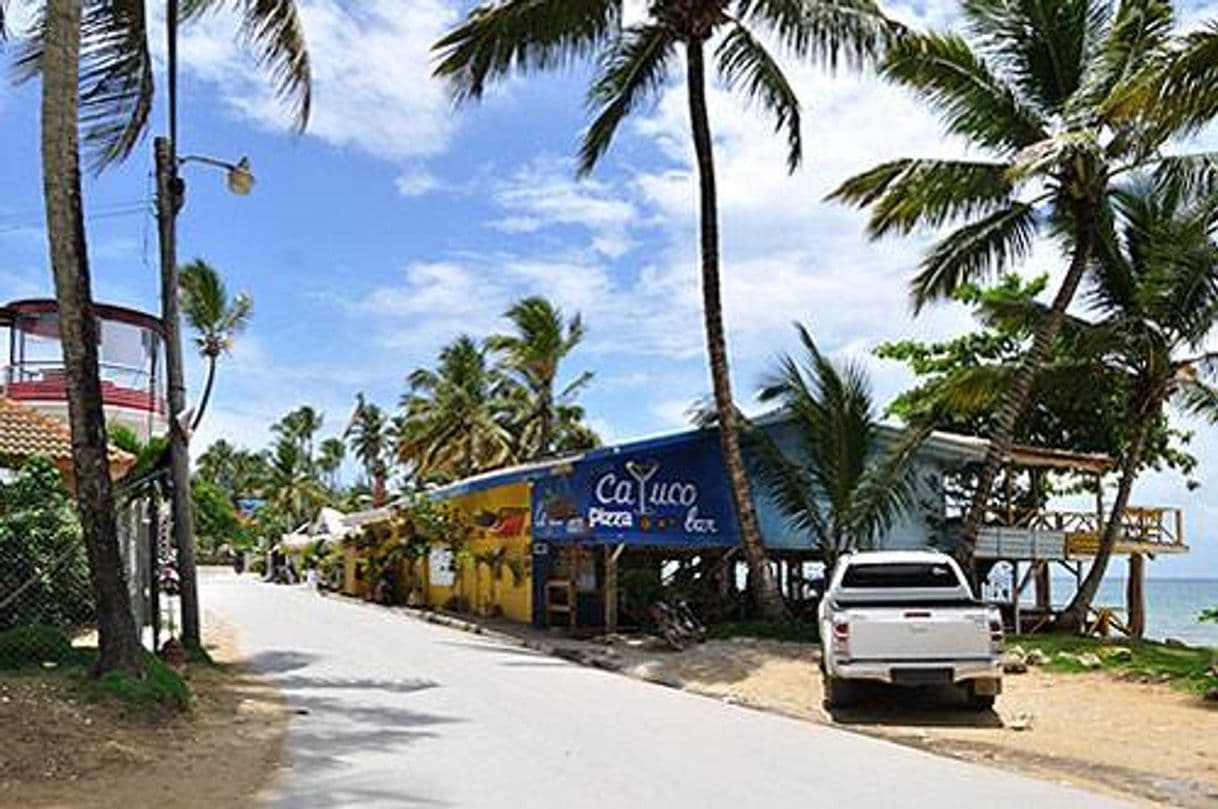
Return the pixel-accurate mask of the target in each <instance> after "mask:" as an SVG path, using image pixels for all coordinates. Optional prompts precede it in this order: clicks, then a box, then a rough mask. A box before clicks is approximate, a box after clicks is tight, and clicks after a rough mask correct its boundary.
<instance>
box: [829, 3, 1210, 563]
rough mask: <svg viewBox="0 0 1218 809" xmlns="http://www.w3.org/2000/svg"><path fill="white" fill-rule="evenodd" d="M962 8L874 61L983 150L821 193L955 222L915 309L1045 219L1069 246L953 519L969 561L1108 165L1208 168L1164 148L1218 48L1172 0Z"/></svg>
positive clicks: (1088, 236)
mask: <svg viewBox="0 0 1218 809" xmlns="http://www.w3.org/2000/svg"><path fill="white" fill-rule="evenodd" d="M963 16H964V26H965V30H966V32H967V33H968V35H969V38H968V39H966V38H964V37H961V36H959V35H957V34H953V33H928V34H922V35H909V36H905V37H902V38H901V39H900V40H899V41H898V42H896V43H895V44H894V46H893V47H892V48H891V49H890V50H889V52H888V54H887V56H886V58H885V59H884V61H883V62H882V64H881V66H880V71H881V74H882V75H883V76H884V77H885V78H887V79H888V80H890V81H892V82H894V83H896V84H898V85H901V86H903V87H905V88H908V89H909V90H911V91H912V92H913V93H914V94H915V95H917V96H918V97H920V98H921V99H922V100H924V101H925V102H926V103H927V104H928V105H929V106H930V107H931V108H932V109H933V110H934V111H935V112H937V113H938V114H939V116H940V117H941V118H942V119H943V120H944V123H945V124H946V128H947V130H948V131H949V132H951V133H952V134H954V135H957V136H959V137H961V138H963V139H965V140H966V141H968V142H969V144H970V145H971V146H972V147H973V148H974V149H975V150H976V151H977V152H978V153H980V154H982V155H988V156H989V158H988V159H970V160H937V159H910V158H906V159H901V160H894V161H891V162H888V163H884V164H881V165H879V166H877V167H875V168H873V169H871V170H870V171H867V172H864V173H863V174H860V175H858V176H856V177H853V178H851V179H849V180H847V181H846V182H845V183H844V184H843V185H842V186H841V187H840V188H838V189H837V190H836V191H835V192H834V193H833V194H832V195H831V197H832V198H835V199H838V200H842V201H845V202H848V203H852V204H855V205H857V206H859V207H865V208H870V210H871V218H870V222H869V225H868V229H869V232H870V234H871V236H872V237H873V238H879V237H881V236H884V235H886V234H888V233H891V232H894V231H895V232H901V233H908V232H910V231H912V230H914V229H915V228H918V227H922V226H929V227H940V226H942V225H945V224H948V223H952V222H955V223H960V222H963V224H960V225H959V227H958V228H957V229H956V230H954V231H952V232H951V233H949V234H948V235H947V236H946V237H944V238H943V239H941V240H940V241H939V242H938V243H937V244H936V245H934V246H933V247H932V248H931V249H930V251H929V252H928V253H927V254H926V256H925V257H924V259H923V261H922V265H921V269H920V272H919V273H918V275H917V276H916V277H915V278H914V281H913V285H912V295H913V301H914V306H915V309H921V308H922V307H923V306H924V305H926V304H927V303H929V302H931V301H934V300H938V299H941V298H944V297H947V296H949V295H950V294H951V293H952V292H953V291H955V290H956V289H958V288H959V287H960V286H961V285H962V284H965V283H974V282H980V281H984V280H986V279H987V278H990V277H993V276H995V275H997V274H1000V273H1002V272H1004V271H1006V270H1007V269H1008V268H1009V267H1011V265H1013V264H1016V263H1018V262H1019V261H1020V260H1021V259H1024V258H1026V257H1027V256H1028V254H1029V252H1030V251H1031V249H1032V246H1033V243H1034V241H1035V237H1036V234H1037V233H1038V232H1039V231H1041V230H1042V229H1043V230H1047V232H1048V233H1049V234H1050V235H1051V236H1053V237H1054V238H1055V239H1056V240H1057V241H1059V242H1060V243H1061V244H1062V245H1063V246H1064V249H1065V251H1066V252H1067V253H1068V255H1069V263H1068V266H1067V269H1066V273H1065V276H1064V278H1063V279H1062V281H1061V285H1060V286H1059V288H1058V290H1057V293H1056V295H1055V296H1054V298H1053V302H1052V305H1051V307H1050V309H1049V316H1048V317H1046V318H1045V319H1044V320H1043V321H1042V322H1041V323H1040V325H1039V327H1038V328H1037V330H1036V333H1035V335H1034V337H1033V339H1032V343H1031V346H1030V347H1029V349H1028V351H1027V354H1026V356H1025V358H1024V361H1023V364H1022V365H1021V367H1020V369H1019V372H1018V373H1017V374H1016V375H1015V376H1014V378H1013V380H1012V383H1011V386H1010V388H1009V390H1008V391H1007V392H1006V395H1005V398H1004V399H1003V402H1002V405H1001V406H1000V408H999V410H998V415H997V417H996V418H995V420H994V426H993V430H992V432H991V434H990V435H989V440H990V444H989V448H988V449H987V451H986V456H985V460H984V463H983V465H982V468H981V470H980V472H979V474H978V479H977V486H976V490H975V493H974V495H973V499H972V502H971V504H970V506H969V509H968V513H967V515H966V517H965V520H964V524H963V527H962V546H961V550H962V553H963V554H964V555H965V556H966V560H967V561H969V562H970V563H971V561H972V549H973V547H974V546H975V543H976V540H977V534H978V532H979V530H980V528H981V525H982V523H983V521H984V519H985V514H986V509H987V506H988V504H989V499H990V494H991V492H992V489H993V485H994V480H995V478H996V476H997V474H998V471H999V470H1000V468H1001V466H1002V464H1003V462H1004V460H1005V459H1006V457H1007V455H1008V453H1009V452H1010V448H1011V442H1012V439H1013V436H1014V432H1015V429H1016V426H1017V423H1018V421H1019V419H1020V417H1021V416H1022V414H1023V413H1024V411H1025V410H1026V408H1027V405H1028V399H1029V395H1030V391H1031V388H1032V383H1033V380H1034V378H1035V376H1036V374H1037V373H1038V371H1039V370H1040V368H1041V367H1042V366H1043V364H1044V362H1045V359H1046V357H1047V355H1048V352H1049V348H1050V346H1051V344H1052V343H1053V340H1054V339H1055V337H1056V336H1057V334H1058V331H1059V330H1060V328H1061V325H1062V321H1063V319H1064V318H1065V315H1066V309H1067V307H1068V306H1069V305H1070V303H1071V301H1072V300H1073V299H1074V296H1075V293H1076V292H1077V290H1078V288H1079V285H1080V283H1081V282H1082V281H1083V278H1084V276H1085V275H1086V273H1087V271H1088V269H1089V268H1090V267H1091V266H1092V259H1093V258H1094V254H1095V249H1096V243H1097V239H1098V238H1100V234H1101V232H1102V230H1103V228H1104V223H1105V221H1106V219H1107V218H1108V217H1109V212H1108V210H1109V207H1110V203H1111V196H1112V193H1113V187H1114V185H1113V180H1114V179H1115V178H1117V177H1119V176H1120V175H1122V174H1126V173H1128V172H1130V171H1133V170H1135V169H1140V168H1146V167H1152V166H1153V167H1154V170H1155V171H1156V172H1157V173H1158V174H1159V176H1160V177H1164V178H1171V179H1173V180H1174V181H1176V182H1179V183H1183V184H1186V185H1193V184H1198V183H1207V182H1209V183H1212V182H1213V181H1214V180H1215V179H1216V178H1218V153H1209V154H1199V155H1173V156H1164V154H1163V152H1162V149H1163V148H1164V147H1165V146H1166V145H1168V144H1169V143H1170V142H1171V141H1172V139H1173V138H1177V137H1179V136H1180V135H1182V134H1186V133H1188V132H1189V131H1191V130H1192V129H1195V128H1196V127H1197V126H1199V125H1200V124H1202V123H1203V122H1204V121H1205V120H1207V118H1206V117H1205V116H1206V114H1207V113H1208V114H1210V115H1212V114H1213V111H1215V110H1218V85H1215V83H1213V82H1210V83H1209V84H1208V85H1206V84H1205V83H1204V82H1203V81H1201V82H1199V81H1197V79H1196V77H1197V75H1199V73H1201V72H1203V71H1204V70H1208V71H1209V72H1210V73H1214V72H1218V71H1215V69H1214V68H1213V66H1212V62H1211V63H1209V64H1208V65H1207V64H1206V62H1205V60H1204V59H1203V58H1200V57H1198V54H1199V53H1204V52H1205V49H1206V48H1207V47H1208V48H1210V49H1212V51H1218V28H1214V27H1210V28H1208V29H1205V30H1204V31H1202V32H1201V33H1200V34H1198V35H1196V36H1193V37H1192V38H1188V39H1184V40H1181V39H1178V38H1176V37H1175V36H1174V35H1173V29H1174V19H1173V16H1172V8H1171V4H1170V3H1168V2H1161V0H1127V1H1126V2H1122V3H1120V4H1118V5H1116V7H1115V8H1114V4H1113V3H1112V2H1102V1H1101V0H1004V1H1003V2H999V1H998V0H966V2H965V3H964V4H963ZM1190 65H1193V66H1195V67H1196V69H1195V70H1191V69H1190V68H1189V66H1190ZM1190 70H1191V72H1190ZM1182 88H1183V89H1182ZM1185 91H1187V92H1185Z"/></svg>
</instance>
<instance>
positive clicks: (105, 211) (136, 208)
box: [0, 200, 151, 233]
mask: <svg viewBox="0 0 1218 809" xmlns="http://www.w3.org/2000/svg"><path fill="white" fill-rule="evenodd" d="M145 213H151V202H150V201H148V200H145V201H141V202H127V203H116V204H113V205H101V206H98V207H97V208H95V209H93V210H92V211H90V212H89V213H87V214H85V221H87V222H92V221H94V220H97V219H114V218H117V217H122V216H134V215H136V214H145ZM42 223H43V220H42V218H41V217H30V218H26V219H16V218H7V221H6V217H0V233H13V232H15V231H18V230H27V229H29V228H35V227H38V226H40V225H42Z"/></svg>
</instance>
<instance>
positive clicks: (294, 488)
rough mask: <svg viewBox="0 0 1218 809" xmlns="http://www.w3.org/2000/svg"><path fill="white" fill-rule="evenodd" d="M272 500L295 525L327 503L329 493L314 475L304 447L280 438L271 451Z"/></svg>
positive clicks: (270, 493) (270, 499) (269, 494)
mask: <svg viewBox="0 0 1218 809" xmlns="http://www.w3.org/2000/svg"><path fill="white" fill-rule="evenodd" d="M269 472H270V475H269V479H268V481H267V485H268V500H269V501H270V503H271V505H272V506H274V507H275V508H276V509H278V510H279V511H280V512H282V513H283V514H285V515H287V517H288V518H289V519H290V521H291V523H292V526H293V527H295V526H297V525H299V524H300V523H302V522H304V521H305V520H308V519H311V518H312V517H313V515H314V513H315V512H316V511H317V509H318V508H319V507H320V506H321V505H322V504H323V503H325V502H326V492H325V489H324V488H323V487H322V486H321V484H320V483H319V482H318V481H317V479H316V478H315V477H314V476H313V473H312V471H311V470H310V469H309V465H308V464H307V463H305V458H304V456H303V454H302V453H301V451H300V446H299V445H298V444H297V443H296V442H294V441H292V440H290V439H287V438H280V439H279V440H278V441H276V442H275V445H274V447H273V449H272V451H271V454H270V467H269Z"/></svg>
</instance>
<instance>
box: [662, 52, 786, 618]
mask: <svg viewBox="0 0 1218 809" xmlns="http://www.w3.org/2000/svg"><path fill="white" fill-rule="evenodd" d="M702 46H703V43H702V40H700V39H695V40H691V41H690V42H688V43H687V44H686V60H687V68H688V75H687V77H686V86H687V87H688V90H689V117H690V123H691V125H692V129H693V139H694V152H695V154H696V155H697V161H698V187H699V191H700V196H701V247H702V313H703V317H704V318H705V321H706V348H707V353H708V354H709V355H710V370H711V379H712V381H713V384H714V390H715V409H716V411H717V413H718V417H719V438H720V442H721V443H722V445H723V461H724V465H725V466H726V467H727V474H728V480H729V481H730V483H731V487H732V500H733V501H734V503H735V506H736V517H737V520H738V521H739V523H740V542H741V545H742V546H743V548H744V558H745V561H746V562H747V564H748V569H749V579H748V580H749V591H750V593H751V594H752V597H753V603H754V606H755V607H756V609H757V613H758V614H759V615H760V616H761V617H762V618H763V619H765V620H768V621H777V620H781V619H782V618H783V616H784V615H785V613H786V608H785V606H784V604H783V602H782V595H781V593H779V592H778V585H777V583H776V582H775V581H774V571H773V570H771V568H770V560H769V559H768V558H767V555H766V550H765V545H764V543H763V542H762V540H761V530H760V529H759V528H758V525H757V514H756V512H755V511H754V510H753V499H752V496H751V495H750V492H749V479H748V475H747V474H746V472H745V468H744V456H743V454H742V453H741V451H740V436H739V434H738V432H737V429H736V405H735V402H734V401H733V400H732V386H731V376H730V373H729V370H728V360H727V341H726V338H725V336H724V332H723V303H722V300H721V299H720V293H719V225H718V217H719V213H718V201H717V196H716V191H715V162H714V152H713V147H712V143H711V134H710V122H709V121H708V118H707V112H706V67H705V64H704V63H703V48H702Z"/></svg>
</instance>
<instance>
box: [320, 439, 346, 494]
mask: <svg viewBox="0 0 1218 809" xmlns="http://www.w3.org/2000/svg"><path fill="white" fill-rule="evenodd" d="M346 456H347V445H346V444H344V443H343V440H342V439H341V438H327V439H326V440H325V441H322V442H321V447H320V448H319V451H318V456H317V469H318V471H319V472H321V473H322V474H323V475H325V476H326V480H327V483H328V485H329V486H330V488H331V489H335V488H338V486H337V484H338V470H339V468H341V467H342V465H343V459H344V458H345V457H346Z"/></svg>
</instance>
